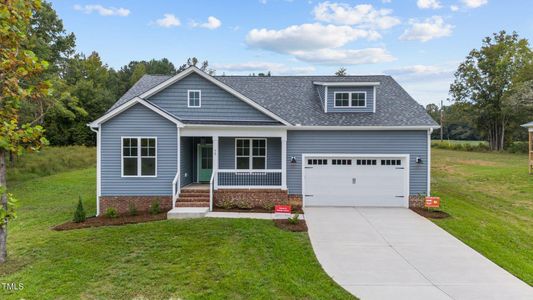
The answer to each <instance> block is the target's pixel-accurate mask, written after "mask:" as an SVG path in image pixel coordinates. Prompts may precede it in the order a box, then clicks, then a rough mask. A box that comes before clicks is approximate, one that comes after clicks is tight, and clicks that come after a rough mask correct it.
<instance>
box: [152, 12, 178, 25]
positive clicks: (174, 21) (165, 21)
mask: <svg viewBox="0 0 533 300" xmlns="http://www.w3.org/2000/svg"><path fill="white" fill-rule="evenodd" d="M155 23H156V24H157V25H158V26H161V27H166V28H170V27H178V26H180V25H181V22H180V19H178V18H176V16H175V15H173V14H164V15H163V18H161V19H157V20H156V21H155Z"/></svg>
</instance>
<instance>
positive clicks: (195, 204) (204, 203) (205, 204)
mask: <svg viewBox="0 0 533 300" xmlns="http://www.w3.org/2000/svg"><path fill="white" fill-rule="evenodd" d="M176 207H207V208H209V201H198V202H179V200H178V201H177V202H176Z"/></svg>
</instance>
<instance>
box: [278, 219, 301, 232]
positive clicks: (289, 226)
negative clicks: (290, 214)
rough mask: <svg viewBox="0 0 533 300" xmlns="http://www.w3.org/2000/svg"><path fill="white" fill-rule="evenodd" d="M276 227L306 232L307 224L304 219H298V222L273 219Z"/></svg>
mask: <svg viewBox="0 0 533 300" xmlns="http://www.w3.org/2000/svg"><path fill="white" fill-rule="evenodd" d="M274 224H275V225H276V227H278V228H280V229H283V230H287V231H293V232H307V224H306V223H305V220H299V221H298V223H296V224H292V223H290V222H289V220H286V219H274Z"/></svg>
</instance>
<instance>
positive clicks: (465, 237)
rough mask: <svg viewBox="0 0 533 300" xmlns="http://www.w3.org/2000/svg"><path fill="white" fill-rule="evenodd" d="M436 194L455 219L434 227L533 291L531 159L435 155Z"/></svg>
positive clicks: (453, 153)
mask: <svg viewBox="0 0 533 300" xmlns="http://www.w3.org/2000/svg"><path fill="white" fill-rule="evenodd" d="M431 175H432V192H433V194H434V195H437V196H440V197H442V199H443V210H444V211H446V212H447V213H449V214H451V215H452V218H449V219H443V220H435V221H434V222H435V223H436V224H438V225H439V226H441V227H442V228H444V229H445V230H446V231H448V232H450V233H451V234H453V235H454V236H456V237H458V238H459V239H461V240H462V241H463V242H465V243H466V244H468V245H469V246H471V247H472V248H474V249H476V250H477V251H478V252H480V253H481V254H483V255H484V256H486V257H487V258H489V259H490V260H492V261H493V262H495V263H496V264H498V265H500V266H501V267H503V268H504V269H506V270H508V271H509V272H511V273H512V274H514V275H515V276H517V277H519V278H520V279H522V280H524V281H525V282H526V283H528V284H529V285H533V260H532V259H531V258H532V257H533V226H532V224H533V176H530V175H528V173H527V156H526V155H523V154H520V155H518V154H509V153H479V152H464V151H452V150H442V149H433V155H432V174H431Z"/></svg>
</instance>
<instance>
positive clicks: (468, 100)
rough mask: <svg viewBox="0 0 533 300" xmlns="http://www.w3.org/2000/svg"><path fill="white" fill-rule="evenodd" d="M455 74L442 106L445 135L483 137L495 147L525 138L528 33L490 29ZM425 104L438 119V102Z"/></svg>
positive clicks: (532, 107)
mask: <svg viewBox="0 0 533 300" xmlns="http://www.w3.org/2000/svg"><path fill="white" fill-rule="evenodd" d="M454 75H455V80H454V82H453V83H452V84H451V86H450V95H451V96H452V98H451V105H449V106H444V107H442V112H443V115H444V126H443V133H444V138H445V139H454V140H486V141H488V143H489V148H490V149H491V150H495V151H501V150H504V148H506V147H507V146H509V145H510V144H511V143H512V142H513V141H524V140H526V139H527V134H526V131H525V130H523V129H522V128H520V125H521V124H524V123H527V122H529V121H531V120H533V52H532V51H531V47H530V45H529V41H528V40H527V39H523V38H520V37H519V36H518V34H517V33H515V32H513V33H512V34H507V33H506V32H505V31H501V32H498V33H494V34H493V35H492V36H490V37H486V38H485V39H483V41H482V46H481V48H480V49H473V50H471V51H470V53H469V54H468V55H467V57H466V59H465V61H464V62H462V63H461V64H460V65H459V67H458V69H457V71H456V72H455V74H454ZM426 110H427V112H428V113H429V114H430V115H431V116H432V117H433V118H434V119H435V121H437V122H438V123H440V114H441V110H440V108H439V107H438V106H437V105H435V104H429V105H428V106H427V107H426ZM437 136H440V132H434V137H437Z"/></svg>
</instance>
